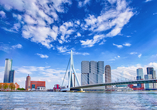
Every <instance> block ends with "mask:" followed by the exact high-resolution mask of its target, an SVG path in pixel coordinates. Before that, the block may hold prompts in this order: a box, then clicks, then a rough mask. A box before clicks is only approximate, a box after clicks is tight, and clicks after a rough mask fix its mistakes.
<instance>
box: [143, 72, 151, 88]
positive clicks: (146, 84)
mask: <svg viewBox="0 0 157 110" xmlns="http://www.w3.org/2000/svg"><path fill="white" fill-rule="evenodd" d="M144 78H145V79H146V80H147V79H152V75H151V74H147V75H144ZM145 89H153V83H145Z"/></svg>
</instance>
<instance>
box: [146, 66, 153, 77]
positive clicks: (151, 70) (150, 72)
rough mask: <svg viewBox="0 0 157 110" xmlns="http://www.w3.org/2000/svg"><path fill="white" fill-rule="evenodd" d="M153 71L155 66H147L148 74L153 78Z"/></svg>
mask: <svg viewBox="0 0 157 110" xmlns="http://www.w3.org/2000/svg"><path fill="white" fill-rule="evenodd" d="M153 72H154V68H153V67H147V74H151V75H152V78H153Z"/></svg>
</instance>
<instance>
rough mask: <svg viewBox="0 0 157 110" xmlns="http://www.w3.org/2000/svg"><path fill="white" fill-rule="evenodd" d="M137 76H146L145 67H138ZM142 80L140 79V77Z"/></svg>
mask: <svg viewBox="0 0 157 110" xmlns="http://www.w3.org/2000/svg"><path fill="white" fill-rule="evenodd" d="M137 76H140V77H141V79H144V76H143V69H142V68H138V69H137ZM139 80H140V79H139Z"/></svg>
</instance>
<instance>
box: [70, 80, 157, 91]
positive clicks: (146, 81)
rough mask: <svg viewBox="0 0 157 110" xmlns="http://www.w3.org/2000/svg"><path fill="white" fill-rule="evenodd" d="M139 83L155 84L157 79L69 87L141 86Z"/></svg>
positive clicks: (72, 88)
mask: <svg viewBox="0 0 157 110" xmlns="http://www.w3.org/2000/svg"><path fill="white" fill-rule="evenodd" d="M141 83H157V79H149V80H135V81H124V82H111V83H101V84H89V85H83V86H77V87H71V88H70V90H75V89H81V88H89V87H97V86H109V85H122V84H141Z"/></svg>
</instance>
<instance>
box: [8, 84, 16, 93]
mask: <svg viewBox="0 0 157 110" xmlns="http://www.w3.org/2000/svg"><path fill="white" fill-rule="evenodd" d="M9 88H10V89H11V91H12V90H15V84H14V83H10V86H9Z"/></svg>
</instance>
